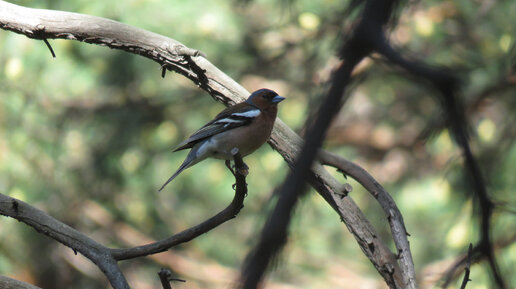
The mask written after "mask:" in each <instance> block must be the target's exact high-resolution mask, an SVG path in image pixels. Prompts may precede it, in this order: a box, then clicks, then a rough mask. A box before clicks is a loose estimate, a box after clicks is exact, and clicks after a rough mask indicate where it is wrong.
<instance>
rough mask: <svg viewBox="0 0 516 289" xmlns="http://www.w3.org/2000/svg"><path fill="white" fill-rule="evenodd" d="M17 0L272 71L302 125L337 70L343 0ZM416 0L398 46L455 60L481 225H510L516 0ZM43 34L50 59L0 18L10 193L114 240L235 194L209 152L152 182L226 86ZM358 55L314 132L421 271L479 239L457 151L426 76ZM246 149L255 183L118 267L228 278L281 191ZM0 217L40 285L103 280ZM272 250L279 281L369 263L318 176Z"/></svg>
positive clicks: (304, 280) (0, 246) (171, 165)
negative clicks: (393, 218)
mask: <svg viewBox="0 0 516 289" xmlns="http://www.w3.org/2000/svg"><path fill="white" fill-rule="evenodd" d="M17 4H20V5H26V6H30V7H35V8H36V7H37V8H47V9H57V10H66V11H73V12H78V13H85V14H91V15H96V16H101V17H107V18H111V19H114V20H117V21H121V22H124V23H127V24H130V25H133V26H137V27H140V28H143V29H147V30H150V31H153V32H156V33H159V34H163V35H165V36H168V37H171V38H174V39H176V40H178V41H180V42H182V43H184V44H185V45H187V46H189V47H192V48H196V49H200V50H201V51H203V52H205V53H206V54H207V55H208V59H209V60H210V61H212V62H213V63H214V64H215V65H217V66H218V67H219V68H220V69H221V70H223V71H224V72H226V73H227V74H229V75H230V76H231V77H233V78H234V79H236V80H237V81H239V82H240V83H242V84H243V85H244V86H245V87H246V88H247V89H248V90H254V89H258V88H261V87H269V88H271V89H275V90H277V91H278V92H280V94H282V95H284V96H286V97H287V101H285V102H284V103H282V105H281V106H280V117H281V118H282V119H283V120H284V121H285V122H286V123H287V124H288V125H289V126H291V127H292V128H293V129H295V130H296V131H299V132H302V131H303V125H304V122H305V120H306V117H307V115H308V114H309V113H310V111H311V108H312V107H314V106H316V105H317V103H318V102H319V100H320V96H321V92H322V91H323V84H324V82H325V81H327V80H328V78H329V72H330V71H331V70H332V68H334V67H335V66H336V65H338V64H339V63H338V61H337V60H336V58H335V57H334V54H335V51H336V49H337V47H338V45H339V41H338V40H337V39H338V37H339V32H340V31H341V29H342V27H343V24H342V19H341V15H342V11H343V10H344V8H345V4H346V3H343V2H341V1H333V0H326V1H297V2H295V3H292V4H291V5H283V6H282V5H278V4H277V2H276V1H270V0H267V1H266V0H263V1H255V2H252V3H251V4H248V5H241V4H235V3H233V2H232V1H200V0H195V1H177V0H176V1H161V0H156V1H137V0H134V1H113V2H105V1H40V2H34V1H18V3H17ZM408 4H409V7H407V8H406V9H405V10H404V11H403V12H402V13H401V16H400V19H399V23H398V26H397V27H396V28H395V29H394V31H393V32H392V34H391V37H392V40H393V41H394V42H395V43H397V45H398V46H399V47H400V49H403V50H404V51H406V52H405V53H406V55H409V56H412V57H416V58H418V59H422V60H425V61H428V62H430V63H434V64H444V65H447V66H450V67H454V68H460V70H459V72H460V75H461V77H462V78H463V80H464V87H463V89H462V91H461V92H462V96H463V97H464V99H465V106H466V108H467V111H468V117H469V119H470V121H471V131H472V133H473V138H472V144H473V147H474V151H475V154H476V155H477V156H478V157H479V160H480V162H481V166H482V168H483V170H484V171H483V172H484V174H485V175H486V177H488V178H489V182H488V183H489V188H488V190H489V193H490V195H491V196H492V198H493V199H494V200H495V201H496V204H497V207H496V211H495V214H494V216H493V229H494V232H493V237H494V239H495V240H498V241H501V242H503V241H506V240H508V239H510V238H513V239H512V240H514V238H515V235H514V232H516V227H515V226H514V224H515V223H516V222H515V221H516V218H515V216H514V208H515V207H516V197H515V195H514V193H512V191H513V188H514V187H515V186H516V181H515V178H514V168H515V167H514V164H515V163H516V146H515V145H514V138H515V133H514V128H513V124H514V123H515V120H514V110H515V107H516V102H515V101H514V97H513V96H514V95H515V88H514V84H510V83H509V84H508V82H509V75H510V74H511V73H512V77H513V80H512V82H513V83H514V73H515V72H514V59H515V48H514V47H515V46H514V43H515V36H514V35H516V31H515V26H514V25H509V24H511V23H514V21H513V17H514V15H516V5H514V3H512V2H511V1H505V2H501V3H496V5H491V4H489V3H487V2H486V3H484V4H485V5H480V6H479V5H478V4H477V3H476V2H471V1H445V2H441V1H427V2H424V3H408ZM351 20H352V19H350V21H351ZM348 25H349V22H346V25H344V26H345V27H348ZM346 32H348V30H344V32H343V33H346ZM50 42H51V44H52V46H53V48H54V51H55V52H56V54H57V58H56V59H52V58H51V56H50V53H49V51H48V49H47V48H46V46H45V44H44V43H43V42H42V41H35V40H31V39H28V38H26V37H25V36H21V35H17V34H14V33H11V32H7V31H3V30H2V31H0V190H1V192H2V193H6V194H8V195H10V196H13V197H16V198H19V199H21V200H24V201H26V202H28V203H30V204H32V205H35V206H37V207H39V208H41V209H43V210H44V211H46V212H48V213H49V214H51V215H52V216H54V217H56V218H58V219H60V220H63V221H64V222H66V223H67V224H69V225H71V226H73V227H74V228H76V229H78V230H80V231H82V232H84V233H86V234H88V235H89V236H91V237H93V238H94V239H96V240H98V241H101V242H104V243H106V244H109V245H112V246H117V247H127V246H132V245H138V244H143V243H146V242H148V241H149V239H148V238H151V239H159V238H164V237H167V236H169V235H171V234H172V233H175V232H178V231H180V230H182V229H185V228H188V227H190V226H193V225H195V224H197V223H198V222H200V221H202V220H204V219H206V218H208V217H210V216H211V215H213V214H215V213H216V212H218V211H220V210H221V209H222V208H224V207H225V206H226V205H227V204H228V203H229V202H230V200H231V198H232V195H233V190H232V189H231V185H232V184H233V182H234V179H233V178H232V176H231V174H230V173H229V172H228V171H227V170H226V168H225V167H224V164H223V162H221V161H216V160H208V161H205V162H203V163H202V164H201V165H198V166H194V167H192V168H190V169H188V170H186V171H185V172H184V173H183V174H182V175H180V177H178V178H177V179H176V180H174V181H173V182H172V183H171V184H170V185H169V186H168V187H167V189H166V190H165V191H163V192H161V193H157V189H158V188H159V186H160V185H161V184H162V183H163V182H164V181H165V180H166V179H167V178H168V177H169V176H170V174H171V173H172V172H173V171H174V170H175V169H176V168H177V167H178V166H179V164H180V163H181V162H182V160H183V158H184V157H185V155H186V152H176V153H172V152H171V148H173V147H174V146H175V145H176V144H177V143H179V142H180V141H181V140H183V139H184V138H185V137H187V136H188V135H189V134H191V133H192V132H194V131H195V130H196V129H197V128H198V127H200V126H201V125H202V124H204V123H205V122H206V121H208V120H209V119H211V118H212V117H213V116H215V115H216V114H217V112H218V111H220V110H221V109H222V108H223V106H222V105H220V104H216V103H214V101H213V100H212V99H211V98H210V97H209V96H208V94H207V93H205V92H203V91H201V90H200V89H198V88H197V87H196V86H195V85H194V84H193V83H191V82H190V81H189V80H187V79H185V78H184V77H182V76H179V75H175V74H173V73H168V74H167V77H166V78H165V79H162V78H161V77H160V69H159V67H158V65H157V64H156V63H154V62H152V61H150V60H148V59H144V58H142V57H139V56H136V55H132V54H128V53H125V52H120V51H116V50H111V49H106V48H105V47H100V46H95V45H89V44H86V43H79V42H73V41H65V40H51V41H50ZM511 61H512V62H511ZM511 69H513V70H512V72H511ZM357 73H359V75H360V76H362V77H363V81H361V82H357V83H356V84H355V89H354V91H353V92H352V97H351V99H350V101H349V102H348V103H347V104H346V105H345V106H344V108H343V110H342V113H341V115H340V116H339V117H338V119H336V120H335V122H334V124H333V126H332V128H331V130H330V132H329V134H328V139H327V142H326V148H328V149H329V150H331V151H334V152H337V153H339V154H341V155H343V156H345V157H346V158H348V159H351V160H353V161H356V162H357V163H359V164H360V165H362V166H363V167H364V168H366V169H367V170H368V171H369V172H370V173H371V174H372V175H373V176H374V177H375V178H377V179H378V181H379V182H380V183H381V184H382V185H384V186H385V187H386V188H387V189H388V191H389V192H390V193H391V194H392V195H393V197H394V198H395V200H396V202H397V203H398V205H399V207H400V209H401V212H402V213H403V215H404V220H405V222H406V225H407V229H408V231H409V233H410V234H411V237H410V242H411V246H412V250H413V251H412V253H413V256H414V259H415V263H416V264H415V265H416V270H417V271H418V272H419V273H421V274H420V276H421V277H420V278H421V281H422V282H426V279H425V276H426V275H423V273H424V272H427V271H426V270H427V269H428V268H430V264H432V263H435V262H439V261H449V260H452V259H453V258H456V257H457V256H458V255H459V254H461V253H463V252H465V251H466V250H467V246H468V244H469V243H470V242H473V243H474V242H475V241H477V240H478V233H479V232H478V229H477V220H476V219H475V218H472V215H473V208H474V204H473V202H472V200H471V196H472V195H471V190H470V188H469V187H468V186H467V184H465V182H464V177H463V174H462V167H461V165H462V163H461V159H460V151H459V150H458V148H457V147H456V145H455V144H454V143H453V140H452V139H451V138H450V135H449V133H448V132H447V130H446V129H444V127H443V126H442V121H441V119H442V115H441V110H440V108H439V104H438V103H436V102H435V98H434V96H435V92H434V91H432V90H429V89H428V87H426V86H425V85H424V84H421V83H418V82H415V81H414V79H411V78H406V77H405V75H403V74H401V73H400V72H399V70H398V69H396V68H393V67H390V66H389V65H386V64H385V63H383V62H382V61H375V60H373V59H368V60H367V61H364V63H362V64H361V69H360V71H358V72H357ZM427 132H430V133H427ZM421 136H423V137H422V138H421ZM246 163H247V164H248V165H249V167H250V175H249V177H248V179H247V181H248V183H249V196H248V197H247V198H246V203H245V208H244V209H243V211H242V212H241V213H240V215H239V216H238V217H237V218H236V219H234V220H232V221H230V222H228V223H226V224H224V225H222V226H220V227H218V228H216V229H215V230H214V231H212V232H210V233H208V234H206V235H203V236H201V237H200V238H198V239H196V240H194V241H192V242H190V243H188V244H184V245H182V246H180V247H179V248H177V249H174V251H173V252H169V253H167V254H166V258H161V259H160V258H150V257H149V258H147V259H145V260H139V261H128V262H127V264H128V265H124V266H125V267H124V272H126V273H127V275H128V276H129V278H130V282H136V283H135V284H138V285H141V286H139V287H138V288H150V287H149V286H153V287H152V288H158V287H159V285H158V283H157V278H154V277H155V272H157V271H158V270H157V268H159V267H160V266H168V267H171V268H172V269H173V270H176V271H177V272H178V275H179V276H180V277H181V278H184V279H188V283H187V284H186V285H182V284H178V286H177V287H178V288H221V287H224V288H226V287H227V284H228V282H231V281H232V280H234V275H231V273H235V272H237V270H238V268H239V267H240V265H241V264H242V261H243V259H244V257H245V254H246V252H247V251H248V250H249V249H250V248H251V247H252V245H253V244H254V243H255V240H256V238H257V236H258V234H259V232H260V229H261V227H262V224H263V222H264V220H265V217H266V214H267V212H268V211H269V210H270V209H271V207H272V206H273V204H274V201H275V198H274V197H273V190H274V188H275V187H276V186H277V185H278V184H280V183H281V181H282V180H283V178H284V176H285V175H286V174H287V172H288V168H287V166H286V165H285V164H284V162H283V160H282V159H281V157H280V156H279V155H278V154H277V153H275V152H273V151H272V149H271V148H270V147H269V146H267V145H266V146H264V147H263V148H261V149H260V150H259V151H258V152H256V153H255V154H253V155H251V156H249V157H247V158H246ZM332 173H333V174H334V175H335V176H336V177H337V178H339V179H340V180H341V181H345V180H344V178H343V177H342V176H341V175H340V174H339V173H337V172H336V171H334V170H333V171H332ZM348 181H349V182H350V183H351V184H352V185H353V188H354V191H353V192H352V193H351V197H352V198H353V199H354V200H355V201H356V202H357V203H358V204H359V206H360V207H361V208H362V209H363V210H364V212H365V214H366V215H367V216H368V218H370V220H371V222H372V223H373V224H374V225H375V227H376V228H377V229H378V231H379V232H380V233H381V235H382V238H383V239H384V240H389V234H390V232H389V228H388V225H387V223H386V220H385V217H384V215H383V214H382V213H381V210H380V209H379V206H378V205H377V204H376V201H375V200H374V199H373V198H372V197H370V196H369V195H368V194H367V192H366V191H365V190H363V189H362V188H361V187H360V185H359V184H358V183H356V182H354V181H353V180H348ZM0 222H1V226H0V274H6V275H11V276H15V277H19V279H24V280H29V281H32V282H34V283H35V284H36V285H39V286H42V287H44V285H47V286H48V288H74V287H75V288H78V287H76V286H72V285H71V284H75V285H76V283H73V282H74V281H76V280H81V281H80V288H103V287H107V283H106V280H105V279H104V278H103V277H102V276H101V274H100V273H99V272H97V271H96V269H94V268H93V269H92V265H91V264H88V262H87V261H86V260H85V259H84V258H83V257H80V256H74V255H73V252H69V251H70V250H69V249H66V248H64V247H63V246H60V245H58V244H56V243H55V242H52V241H50V240H48V239H47V238H45V237H42V236H40V235H38V234H37V233H36V232H34V231H32V230H31V229H28V228H27V227H26V226H23V225H21V224H19V223H18V222H15V221H13V220H11V219H6V218H3V219H0ZM35 256H39V257H38V258H36V259H35ZM497 256H500V263H501V265H502V271H503V273H504V276H505V278H506V279H507V281H508V283H512V284H516V279H515V276H514V274H508V273H510V268H513V267H514V266H515V265H516V246H515V245H514V244H511V242H509V243H508V244H506V245H504V246H502V247H500V248H499V249H497ZM164 259H166V260H164ZM124 264H125V263H124ZM280 264H281V266H280V268H279V270H278V271H277V272H275V273H274V274H273V277H272V278H273V281H272V282H280V283H281V282H284V283H291V284H293V285H294V286H298V287H302V288H330V287H331V288H333V287H341V288H358V287H359V284H366V283H368V282H374V284H376V283H381V280H379V277H378V275H377V274H376V273H375V271H374V268H372V266H370V264H369V261H368V260H367V258H366V257H364V256H363V255H362V252H361V251H360V250H359V248H358V246H357V245H356V243H355V241H354V240H353V237H352V235H351V234H349V233H347V230H346V227H345V226H344V225H343V224H342V223H340V221H339V218H338V216H337V215H336V214H335V213H334V212H333V211H332V209H331V208H330V207H329V206H328V205H327V204H326V203H325V202H324V201H323V200H322V198H320V197H319V196H318V195H316V194H311V195H310V196H309V197H307V198H306V199H304V200H303V202H302V204H301V205H300V207H299V208H298V210H297V214H296V216H295V220H294V223H293V226H292V228H291V238H290V240H289V243H288V245H287V250H286V254H285V256H284V258H283V260H281V261H280ZM189 266H190V267H189ZM42 267H44V270H42ZM440 269H441V271H442V269H443V268H440ZM228 272H229V273H228ZM224 274H228V275H227V276H226V275H224ZM149 276H152V277H149ZM342 276H345V277H346V278H344V277H342ZM352 277H353V278H352ZM471 277H472V279H473V282H472V283H470V285H468V287H469V286H471V287H472V288H488V287H489V284H490V283H489V278H488V274H487V270H486V268H485V267H483V266H478V265H475V266H474V267H473V270H472V273H471ZM49 284H50V285H49ZM431 284H435V281H434V283H431ZM474 286H476V287H474ZM482 286H484V287H482ZM135 287H137V286H135ZM425 288H426V287H425Z"/></svg>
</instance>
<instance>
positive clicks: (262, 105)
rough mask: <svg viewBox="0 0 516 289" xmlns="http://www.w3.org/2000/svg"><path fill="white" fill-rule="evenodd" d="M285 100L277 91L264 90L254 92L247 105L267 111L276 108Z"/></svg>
mask: <svg viewBox="0 0 516 289" xmlns="http://www.w3.org/2000/svg"><path fill="white" fill-rule="evenodd" d="M284 99H285V98H284V97H282V96H279V95H278V94H277V93H276V92H275V91H273V90H270V89H267V88H262V89H258V90H257V91H255V92H253V93H252V94H251V95H250V96H249V98H248V99H247V100H246V102H247V103H249V104H251V105H254V106H256V107H258V108H259V109H260V110H266V109H268V108H269V107H275V106H277V104H278V103H279V102H281V101H283V100H284Z"/></svg>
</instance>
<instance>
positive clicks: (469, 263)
mask: <svg viewBox="0 0 516 289" xmlns="http://www.w3.org/2000/svg"><path fill="white" fill-rule="evenodd" d="M472 249H473V244H471V243H469V248H468V261H467V262H466V268H464V279H462V284H461V285H460V289H465V288H466V285H467V284H468V282H469V281H471V279H469V273H470V270H469V267H470V266H471V251H472Z"/></svg>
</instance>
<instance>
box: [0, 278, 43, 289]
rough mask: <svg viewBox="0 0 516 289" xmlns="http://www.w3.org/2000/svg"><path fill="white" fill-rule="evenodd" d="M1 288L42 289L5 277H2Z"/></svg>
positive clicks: (0, 279) (0, 280)
mask: <svg viewBox="0 0 516 289" xmlns="http://www.w3.org/2000/svg"><path fill="white" fill-rule="evenodd" d="M0 288H2V289H41V288H39V287H36V286H34V285H31V284H29V283H25V282H21V281H18V280H15V279H11V278H8V277H5V276H0Z"/></svg>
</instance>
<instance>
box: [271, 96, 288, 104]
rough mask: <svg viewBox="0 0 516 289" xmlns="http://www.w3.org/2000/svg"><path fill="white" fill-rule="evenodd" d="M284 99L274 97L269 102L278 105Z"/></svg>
mask: <svg viewBox="0 0 516 289" xmlns="http://www.w3.org/2000/svg"><path fill="white" fill-rule="evenodd" d="M284 99H285V98H284V97H283V96H279V95H276V96H275V97H274V98H273V99H272V100H271V101H272V103H278V102H281V101H283V100H284Z"/></svg>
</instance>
